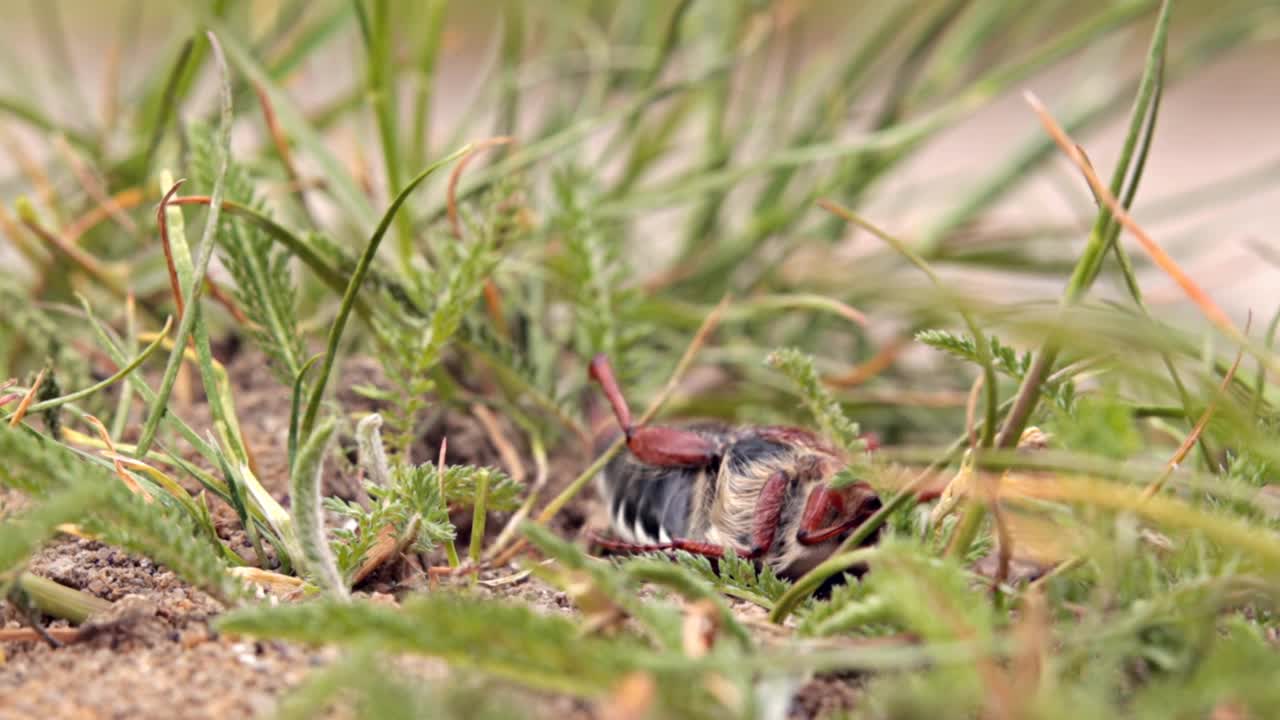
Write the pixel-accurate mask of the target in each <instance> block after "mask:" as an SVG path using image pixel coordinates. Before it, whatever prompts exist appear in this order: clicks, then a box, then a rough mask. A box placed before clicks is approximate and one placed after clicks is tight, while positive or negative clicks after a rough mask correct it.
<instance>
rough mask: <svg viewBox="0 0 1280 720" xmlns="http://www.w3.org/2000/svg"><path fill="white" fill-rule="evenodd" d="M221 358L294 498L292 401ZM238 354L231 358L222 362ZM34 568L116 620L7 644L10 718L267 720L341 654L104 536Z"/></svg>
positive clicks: (481, 444)
mask: <svg viewBox="0 0 1280 720" xmlns="http://www.w3.org/2000/svg"><path fill="white" fill-rule="evenodd" d="M222 350H223V352H222V354H223V356H224V360H225V361H226V362H227V367H228V371H229V373H230V375H231V377H232V380H233V383H234V384H235V387H236V388H237V390H236V401H237V410H238V413H239V416H240V418H241V421H242V423H243V424H244V429H245V434H246V436H247V437H249V438H251V439H252V452H253V453H254V455H255V459H256V461H257V463H258V466H259V469H260V471H261V473H262V480H263V482H264V485H266V487H267V488H268V490H270V491H271V492H272V493H273V494H274V495H276V496H277V497H278V498H280V499H281V500H282V501H287V495H286V487H287V478H286V477H285V474H284V468H285V466H284V453H285V443H284V438H285V433H286V428H287V412H288V408H287V404H286V403H287V396H286V394H284V393H281V392H279V390H278V385H277V384H276V382H275V380H274V379H272V378H271V377H270V376H269V374H267V372H266V371H265V369H264V363H263V362H262V359H261V357H260V356H259V355H258V354H257V353H256V352H254V351H250V350H247V349H246V350H243V351H241V350H240V349H238V348H223V349H222ZM228 351H229V352H228ZM228 354H230V355H232V357H226V356H227V355H228ZM376 374H377V366H376V363H372V362H369V361H365V360H361V359H356V360H353V361H351V362H350V363H348V365H347V367H346V368H345V374H344V376H343V377H344V382H345V384H346V386H347V387H349V386H350V385H353V384H357V383H359V382H365V381H367V380H376ZM342 395H343V401H344V402H345V403H347V407H348V408H349V409H350V408H361V407H364V408H369V407H370V404H369V401H367V400H364V399H361V398H357V397H356V396H355V395H354V394H353V393H350V392H349V391H346V390H344V391H342ZM182 413H183V416H184V417H185V418H187V419H188V420H189V421H190V422H192V423H193V425H194V426H195V427H201V426H202V424H203V423H204V422H205V421H206V420H207V410H206V408H205V406H204V404H203V402H202V400H201V399H200V398H199V397H198V396H197V397H196V398H195V400H194V401H193V402H192V404H191V405H190V406H188V407H187V408H185V409H184V410H183V411H182ZM445 434H447V435H448V437H449V448H450V453H449V462H451V463H463V462H474V463H483V464H490V465H500V464H501V463H500V459H499V457H498V453H497V451H496V450H495V449H494V448H493V447H492V446H491V445H490V444H489V441H488V440H487V436H486V435H485V434H484V432H483V430H482V429H481V428H479V427H478V426H477V423H476V421H474V419H472V418H470V417H468V416H465V415H458V416H449V417H448V418H444V419H442V420H440V421H439V422H437V423H434V424H432V425H430V426H428V427H426V428H424V432H423V439H422V441H421V445H422V449H423V451H424V453H423V456H425V455H426V450H427V449H428V448H436V447H438V443H439V438H440V437H442V436H444V435H445ZM511 437H516V434H515V433H512V434H511ZM573 455H574V453H572V452H570V453H568V454H567V455H565V456H561V457H557V458H555V460H554V462H553V471H552V478H551V481H550V483H549V485H551V487H550V488H549V489H548V492H555V491H556V489H557V487H556V486H563V484H564V483H566V482H568V481H569V480H570V479H571V478H572V477H573V476H574V475H575V474H576V473H577V471H578V469H579V468H580V467H582V464H583V462H584V461H583V460H582V459H579V458H576V457H574V456H573ZM331 465H335V466H336V465H339V463H331ZM348 470H349V469H348ZM344 475H346V476H347V477H344ZM349 475H350V473H349V472H345V473H344V468H341V467H334V468H331V469H330V471H329V477H328V478H327V481H328V482H329V485H330V490H331V491H334V492H337V493H338V494H346V493H347V492H349V491H350V489H351V488H353V487H354V485H353V484H352V481H351V479H350V477H349ZM589 495H590V494H589V493H588V494H587V497H584V498H583V499H582V500H580V501H578V502H577V503H575V504H574V505H573V506H571V507H570V508H568V509H566V511H565V512H564V513H562V518H560V519H559V520H558V523H557V525H555V526H554V527H555V528H556V529H557V530H558V531H559V532H561V533H562V534H565V535H566V536H568V537H577V536H578V535H579V534H580V533H581V531H582V527H583V525H584V522H585V520H586V518H587V516H588V515H589V514H590V513H591V512H592V510H593V508H592V503H593V502H594V500H593V499H592V498H591V497H590V496H589ZM20 505H21V501H20V500H19V499H16V498H14V497H13V496H12V495H10V496H9V497H6V498H3V499H0V508H9V509H13V508H15V507H18V506H20ZM215 519H216V520H217V521H218V526H219V529H220V532H222V533H223V534H224V537H225V538H227V539H228V540H230V541H231V543H232V545H233V547H234V548H235V549H236V550H238V551H240V552H243V553H244V554H245V555H246V556H251V555H252V551H251V549H250V548H249V546H248V543H247V542H246V541H245V540H244V538H243V533H242V532H240V530H239V528H238V524H237V522H236V520H235V517H234V514H233V513H231V511H230V509H228V508H223V509H215ZM456 520H457V521H458V523H459V525H461V526H463V527H460V529H459V530H460V535H461V536H463V537H465V536H466V533H467V532H468V530H467V528H466V527H465V526H466V525H467V524H468V518H466V517H458V518H456ZM504 520H505V518H503V517H497V518H494V519H492V520H491V522H490V528H491V529H493V531H494V532H497V530H498V529H500V528H501V527H502V525H503V521H504ZM29 569H30V570H31V571H32V572H34V573H35V574H37V575H40V576H43V577H46V578H49V579H52V580H56V581H58V582H60V583H63V584H65V585H68V586H70V587H73V588H76V589H79V590H82V591H84V592H87V593H90V594H92V595H94V596H97V597H99V598H102V599H104V600H108V601H111V602H112V603H113V604H114V605H113V609H112V612H111V613H110V614H109V616H107V617H103V618H95V619H93V620H91V621H90V623H88V624H87V625H86V626H84V627H85V628H86V629H85V630H82V633H81V635H80V638H79V639H78V640H77V641H76V642H74V643H72V644H68V645H66V646H64V647H61V648H53V647H50V646H49V645H47V644H46V643H44V642H37V641H31V642H7V643H3V644H2V645H0V653H2V654H3V655H2V660H0V720H7V718H32V717H46V718H55V717H56V718H130V719H138V720H146V719H148V718H157V719H159V718H171V717H184V718H229V717H269V716H270V715H271V713H272V710H273V708H275V707H276V704H277V702H278V700H279V699H280V697H281V696H282V695H283V694H285V693H287V692H288V691H289V690H290V689H291V688H294V687H296V686H297V685H298V684H299V683H300V682H302V681H303V679H304V678H306V677H307V675H308V673H310V672H311V671H313V670H314V669H316V668H318V667H323V666H324V665H325V664H327V663H328V662H330V661H331V660H332V659H333V658H334V657H336V651H335V650H334V649H331V648H309V647H303V646H299V645H295V644H291V643H284V642H254V641H246V640H244V639H239V638H230V637H224V636H219V635H218V634H217V633H216V632H214V631H213V630H212V629H211V628H210V624H211V621H212V619H213V618H214V617H216V615H217V614H218V612H219V611H220V610H221V608H220V606H219V605H218V603H217V602H216V601H214V600H213V599H212V598H210V597H208V596H207V595H205V594H204V593H202V592H200V591H199V590H196V589H194V588H192V587H191V586H189V585H187V584H186V583H184V582H182V581H181V580H180V579H179V578H177V577H176V576H175V575H174V574H173V573H172V572H170V571H169V570H167V569H166V568H164V567H162V566H159V565H157V564H156V563H154V562H152V561H151V560H149V559H146V558H140V557H136V556H133V555H130V554H128V553H126V552H123V551H121V550H118V549H115V548H112V547H108V546H105V545H103V544H101V543H98V542H94V541H90V540H85V539H80V538H71V537H68V538H63V539H59V540H57V541H56V542H54V543H52V544H50V545H49V546H47V547H45V548H44V549H43V550H41V551H40V552H39V553H38V554H37V555H36V556H35V557H33V559H32V561H31V563H30V566H29ZM515 569H516V568H515V567H514V566H512V567H509V568H499V569H495V570H494V571H492V572H493V575H494V576H498V575H511V574H512V573H513V572H514V571H515ZM424 585H425V582H424V580H423V579H422V575H421V573H420V572H418V571H415V570H413V569H412V568H410V567H409V566H408V565H407V564H406V563H400V564H399V565H398V566H397V567H395V568H391V569H387V570H384V571H380V572H379V573H376V574H375V575H374V576H372V577H371V578H370V579H369V580H368V581H366V582H365V583H364V585H363V586H362V588H361V590H362V591H364V592H366V593H380V594H381V595H380V597H381V598H382V599H386V600H388V601H392V598H393V597H394V596H395V595H400V594H403V593H405V592H410V591H416V590H423V589H425V588H424ZM484 592H487V593H489V594H491V595H494V596H499V597H505V598H509V599H513V600H518V601H520V602H524V603H528V604H530V605H532V606H533V607H536V608H539V609H541V610H544V611H546V612H576V611H575V610H574V608H573V605H572V603H571V601H570V600H569V598H568V597H567V596H566V595H565V594H564V593H563V592H560V591H559V590H557V589H555V588H552V587H550V586H547V585H545V584H543V583H541V582H539V581H538V580H536V579H535V578H532V577H530V578H527V579H525V580H523V581H521V582H518V583H514V584H509V585H501V586H497V587H492V588H487V589H485V590H484ZM735 608H736V610H737V611H738V612H739V613H740V614H741V615H742V616H743V618H744V619H745V620H748V621H749V622H752V624H755V622H758V621H760V620H762V618H763V614H764V613H763V611H762V610H761V609H760V608H758V607H755V606H752V605H749V604H745V603H743V604H738V605H736V606H735ZM24 626H25V623H24V622H23V621H22V620H21V619H20V618H19V615H18V613H17V612H16V611H15V610H14V608H12V607H11V606H9V605H8V604H7V603H6V604H5V605H4V606H3V609H2V610H0V627H4V628H20V627H24ZM46 626H47V627H49V628H66V627H68V625H67V623H66V622H65V621H62V620H53V621H47V619H46ZM412 662H414V663H424V662H426V663H431V662H432V661H428V660H421V659H416V660H414V661H412ZM419 669H420V667H419ZM433 672H435V673H439V672H441V668H440V667H439V663H435V669H434V671H433ZM855 698H856V682H855V681H854V680H851V679H848V678H819V679H817V680H815V681H813V682H811V683H810V684H809V685H808V686H806V687H805V688H804V689H803V690H802V691H801V692H800V694H799V695H798V696H797V698H796V700H795V702H794V704H793V708H792V716H793V717H804V718H808V717H819V716H822V715H825V714H828V713H831V712H833V711H836V710H840V709H848V708H849V707H851V705H852V703H853V702H854V700H855ZM525 707H526V708H531V709H535V710H536V711H537V714H538V715H541V716H546V717H555V718H557V720H567V719H568V718H591V717H598V716H599V713H600V709H599V708H596V707H593V706H592V705H591V704H589V703H584V702H581V701H576V700H572V699H569V698H558V697H548V696H534V702H532V703H530V704H528V705H526V706H525Z"/></svg>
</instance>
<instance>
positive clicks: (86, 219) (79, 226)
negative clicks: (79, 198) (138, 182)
mask: <svg viewBox="0 0 1280 720" xmlns="http://www.w3.org/2000/svg"><path fill="white" fill-rule="evenodd" d="M142 199H143V193H142V189H141V188H127V189H125V190H121V191H120V192H118V193H116V194H115V195H112V196H110V197H108V198H107V202H106V203H99V204H97V205H94V206H93V207H92V208H90V209H89V210H88V211H86V212H85V213H84V214H83V215H81V216H80V217H78V218H76V219H75V220H72V221H71V222H70V223H69V224H68V225H67V228H66V230H64V231H63V236H64V237H65V238H66V239H67V242H73V243H78V242H80V238H81V237H82V236H83V235H84V234H85V233H87V232H89V231H90V230H92V229H93V228H94V227H96V226H97V225H98V223H100V222H102V221H104V220H106V219H108V218H110V217H111V216H112V214H113V213H114V212H117V211H124V210H132V209H133V208H135V207H137V206H139V205H141V204H142Z"/></svg>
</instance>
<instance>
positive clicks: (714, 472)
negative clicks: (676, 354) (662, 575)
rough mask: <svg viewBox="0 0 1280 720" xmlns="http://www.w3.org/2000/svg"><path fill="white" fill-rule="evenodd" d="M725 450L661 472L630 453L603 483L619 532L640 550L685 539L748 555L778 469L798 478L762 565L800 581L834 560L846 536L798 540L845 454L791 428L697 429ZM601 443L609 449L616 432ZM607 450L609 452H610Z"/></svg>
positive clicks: (615, 461) (601, 487) (698, 425)
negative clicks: (816, 497) (804, 517)
mask: <svg viewBox="0 0 1280 720" xmlns="http://www.w3.org/2000/svg"><path fill="white" fill-rule="evenodd" d="M680 428H681V429H682V430H687V431H691V432H694V433H696V434H698V435H700V436H702V437H704V438H706V439H708V440H711V441H712V443H713V444H714V445H715V447H716V448H717V452H716V453H715V454H716V459H715V460H714V461H713V462H711V463H710V464H706V465H692V466H674V467H657V466H654V465H649V464H646V463H643V462H640V461H639V460H637V459H636V458H635V456H634V455H632V454H631V452H629V451H628V450H626V449H625V448H624V449H623V450H622V452H621V453H619V454H618V456H617V457H615V458H614V459H613V460H612V461H611V462H610V463H609V464H608V465H607V466H606V467H605V469H604V471H603V472H601V473H600V475H599V476H598V478H597V485H598V488H599V490H600V494H601V497H602V498H603V499H604V501H605V505H606V507H607V509H608V512H609V519H610V525H611V526H612V529H613V532H614V533H615V534H616V535H618V536H619V537H620V538H622V539H623V540H625V541H627V542H630V543H636V544H640V545H646V544H664V543H669V542H671V540H673V539H675V538H684V539H689V540H695V541H699V542H705V543H711V544H714V545H720V546H724V547H732V548H737V549H739V552H742V550H743V549H748V548H750V547H751V545H752V540H753V538H752V523H753V518H754V516H755V511H756V503H757V499H758V498H759V497H760V493H761V490H762V488H763V487H764V485H765V483H766V482H767V481H768V479H769V477H770V476H771V475H773V474H774V473H776V472H778V471H780V470H781V471H785V472H786V473H787V474H788V475H791V476H793V478H794V479H793V481H792V482H791V483H790V485H789V486H788V487H787V490H786V497H785V499H784V500H783V502H782V512H781V515H780V517H779V520H778V529H777V532H776V533H775V535H774V539H773V544H772V545H771V546H770V547H768V548H765V549H764V553H763V556H762V557H761V562H763V563H767V564H768V565H769V566H770V567H771V568H773V570H774V571H775V572H776V573H778V575H780V576H782V577H790V578H794V577H798V576H800V575H802V574H804V573H805V572H807V571H808V570H809V569H810V568H812V567H813V566H814V565H816V564H817V563H819V562H821V561H822V560H824V559H826V558H827V557H828V556H829V555H830V554H831V552H832V551H833V550H834V549H835V548H836V546H838V545H839V543H840V541H841V540H842V539H843V536H840V537H835V538H832V539H831V540H829V541H826V542H822V543H817V544H813V545H802V544H800V543H799V542H796V540H795V537H796V532H797V530H798V528H799V527H800V516H801V512H802V510H803V508H804V505H805V500H806V498H807V497H808V496H809V493H810V492H811V491H812V490H813V489H814V488H815V487H816V486H817V484H819V483H825V482H826V481H827V480H828V479H830V477H831V476H832V475H833V474H834V473H835V472H836V471H837V470H838V469H839V468H840V467H842V466H843V465H844V462H843V461H842V459H841V457H840V455H839V453H838V452H837V451H836V450H834V449H833V448H832V447H830V446H829V445H827V444H826V443H825V442H824V441H823V440H822V439H821V438H819V437H818V436H817V435H814V434H813V433H811V432H808V431H806V430H802V429H799V428H790V427H734V426H730V425H726V424H722V423H710V422H703V423H690V424H685V425H681V426H680ZM610 435H611V436H609V435H606V436H603V437H600V444H601V445H602V446H607V444H608V443H611V442H612V441H613V440H615V439H616V438H617V434H616V433H612V434H610ZM602 449H603V448H602Z"/></svg>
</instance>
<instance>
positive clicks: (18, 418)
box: [9, 368, 48, 428]
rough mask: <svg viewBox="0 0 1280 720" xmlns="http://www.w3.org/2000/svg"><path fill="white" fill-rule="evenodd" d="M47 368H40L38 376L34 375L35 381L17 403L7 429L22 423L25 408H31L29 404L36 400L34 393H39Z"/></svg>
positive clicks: (25, 412) (25, 413)
mask: <svg viewBox="0 0 1280 720" xmlns="http://www.w3.org/2000/svg"><path fill="white" fill-rule="evenodd" d="M47 371H48V368H41V369H40V374H38V375H36V381H35V382H34V383H31V389H30V390H28V391H27V394H26V395H23V396H22V402H20V403H18V409H17V410H15V411H14V412H13V417H11V418H9V427H11V428H13V427H18V423H21V422H22V418H24V417H26V415H27V408H29V407H31V403H32V402H34V401H35V399H36V393H38V392H40V385H41V384H43V383H44V376H45V373H46V372H47Z"/></svg>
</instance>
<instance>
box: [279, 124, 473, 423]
mask: <svg viewBox="0 0 1280 720" xmlns="http://www.w3.org/2000/svg"><path fill="white" fill-rule="evenodd" d="M470 150H471V146H470V145H464V146H463V147H462V148H460V149H458V150H456V151H454V152H453V153H452V154H451V155H449V156H448V157H445V158H442V159H440V160H437V161H436V162H434V163H432V164H430V165H428V166H427V168H426V169H425V170H423V171H422V172H420V173H418V176H417V177H415V178H414V179H413V180H410V181H409V184H407V185H405V187H404V190H401V191H400V194H399V195H397V196H396V198H395V200H393V201H392V202H391V207H389V208H387V211H386V213H384V214H383V216H382V221H381V222H379V223H378V227H377V229H375V230H374V231H373V236H372V237H370V238H369V243H368V245H366V246H365V249H364V254H362V255H361V256H360V261H359V262H358V263H357V264H356V269H355V272H353V273H352V274H351V280H350V281H348V283H347V288H346V291H345V292H344V293H343V295H342V305H341V307H339V308H338V317H337V318H335V319H334V321H333V325H331V326H330V328H329V339H328V342H327V343H326V346H325V353H324V362H323V363H322V364H321V365H320V377H318V378H317V379H316V384H315V386H314V387H313V388H312V389H311V398H310V400H309V401H308V403H307V411H306V413H305V414H304V415H303V418H302V435H303V436H309V435H310V434H311V429H312V427H313V426H314V425H315V421H316V414H317V413H318V412H319V411H320V401H321V400H322V399H323V398H324V389H325V385H326V384H327V383H328V381H329V374H330V373H331V372H332V371H333V364H334V362H335V361H336V359H337V355H338V341H340V340H341V339H342V331H343V330H344V329H345V328H346V325H347V318H349V317H350V316H351V309H352V307H353V306H354V303H355V299H356V293H358V292H360V285H361V284H362V283H363V282H364V277H365V275H366V274H368V272H369V266H370V265H371V264H372V263H373V257H374V255H376V254H377V252H378V246H379V245H380V244H381V243H382V237H383V236H384V235H386V233H387V228H388V227H390V225H391V220H392V218H394V217H395V214H396V211H398V210H399V209H400V206H401V205H403V204H404V202H405V200H407V199H408V198H409V194H410V193H412V192H413V191H414V189H415V188H417V187H418V185H419V184H421V183H422V181H423V180H426V179H427V177H428V176H430V175H431V174H432V173H434V172H435V171H436V170H438V169H440V168H441V167H443V166H445V165H448V164H449V163H451V162H453V161H454V160H457V159H458V158H460V157H462V156H463V155H465V154H466V153H468V152H470Z"/></svg>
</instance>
